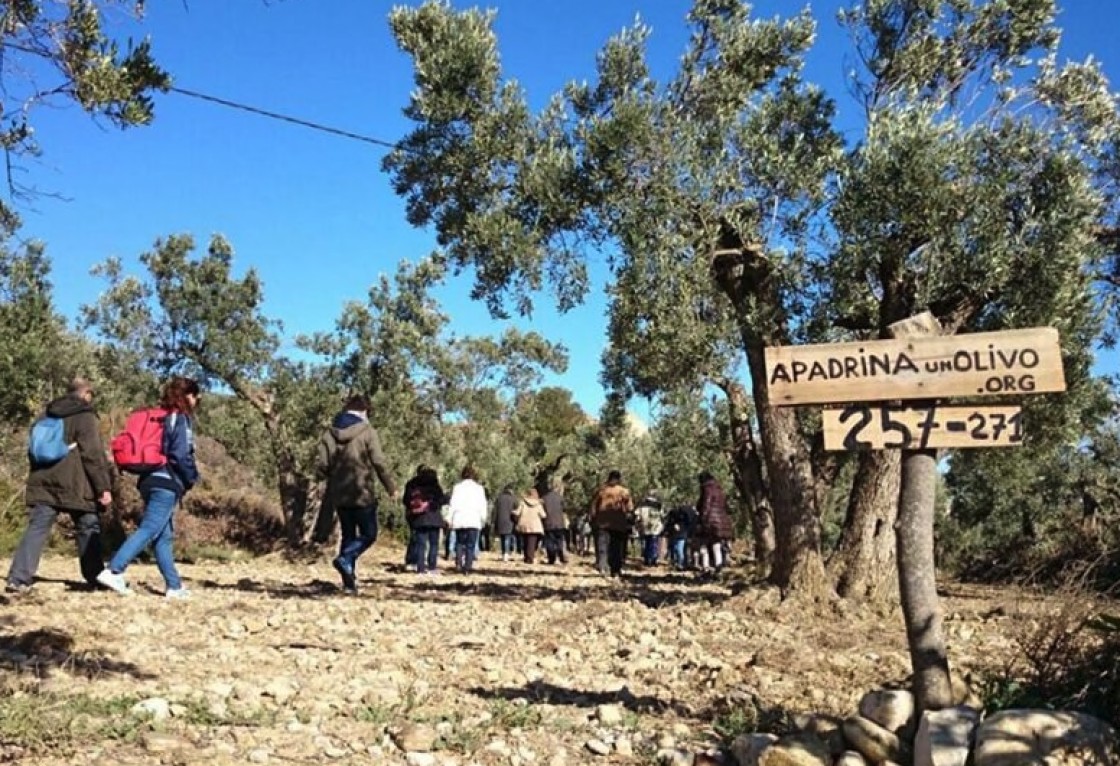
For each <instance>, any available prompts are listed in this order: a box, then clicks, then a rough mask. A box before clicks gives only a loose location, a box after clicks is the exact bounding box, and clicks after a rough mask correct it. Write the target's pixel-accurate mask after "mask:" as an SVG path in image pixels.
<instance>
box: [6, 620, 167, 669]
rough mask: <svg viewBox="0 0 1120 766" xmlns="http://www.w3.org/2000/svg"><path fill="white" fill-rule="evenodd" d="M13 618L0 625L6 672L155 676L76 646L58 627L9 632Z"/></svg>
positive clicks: (92, 650) (101, 653)
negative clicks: (61, 671) (59, 671)
mask: <svg viewBox="0 0 1120 766" xmlns="http://www.w3.org/2000/svg"><path fill="white" fill-rule="evenodd" d="M11 624H12V621H10V620H8V621H5V622H4V623H3V624H0V627H3V628H5V632H3V633H0V671H3V672H4V673H5V674H7V673H11V674H15V675H32V676H35V677H37V678H48V677H49V676H51V675H52V673H54V671H56V670H63V671H65V672H67V673H70V674H71V675H78V676H82V677H84V678H89V679H93V678H105V677H108V676H115V675H127V676H131V677H132V678H137V679H143V680H148V679H153V678H156V677H157V676H155V675H153V674H151V673H148V672H146V671H144V670H142V669H141V668H140V667H139V666H138V665H135V664H133V663H131V662H122V661H120V660H114V659H112V658H111V657H109V656H108V655H106V654H105V653H104V652H102V651H99V650H97V649H92V648H86V647H81V646H78V645H76V642H75V641H74V637H73V636H71V635H70V634H69V633H66V632H64V631H61V630H58V629H57V628H38V629H36V630H29V631H24V632H22V633H21V632H14V631H12V632H9V630H8V629H9V628H10V627H11Z"/></svg>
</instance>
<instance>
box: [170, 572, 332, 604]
mask: <svg viewBox="0 0 1120 766" xmlns="http://www.w3.org/2000/svg"><path fill="white" fill-rule="evenodd" d="M191 585H193V586H194V587H196V588H198V589H200V590H201V589H205V590H235V591H240V592H242V593H259V594H261V595H265V596H269V597H271V598H307V599H321V598H335V597H338V596H340V595H341V594H342V588H341V586H340V585H338V583H333V582H329V581H327V580H320V579H313V580H308V581H307V582H303V583H290V582H279V581H274V580H265V581H258V580H251V579H249V578H248V577H242V578H241V579H240V580H238V581H237V582H232V583H230V582H218V581H217V580H208V579H198V578H195V579H193V580H191Z"/></svg>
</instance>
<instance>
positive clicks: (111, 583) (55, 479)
mask: <svg viewBox="0 0 1120 766" xmlns="http://www.w3.org/2000/svg"><path fill="white" fill-rule="evenodd" d="M95 396H96V393H95V391H94V388H93V386H92V385H91V384H90V383H89V382H88V381H86V380H84V379H77V380H75V381H73V382H72V383H71V385H70V386H69V388H68V390H67V392H66V395H65V396H63V397H61V398H59V399H56V400H54V401H52V402H50V403H49V404H48V405H47V407H46V409H45V414H44V417H43V418H41V419H40V421H37V422H36V425H35V426H33V428H32V436H31V440H30V442H31V446H30V447H29V457H30V458H31V465H30V473H29V476H28V480H27V490H26V501H27V504H28V507H29V520H28V526H27V529H26V532H25V533H24V535H23V537H22V539H21V540H20V543H19V546H18V548H17V549H16V552H15V555H14V556H13V558H12V563H11V567H10V569H9V572H8V578H7V590H8V591H9V592H22V591H25V590H27V589H28V588H30V587H31V585H32V583H33V581H34V578H35V574H36V572H37V570H38V567H39V561H40V557H41V555H42V551H43V547H44V546H45V544H46V541H47V538H48V536H49V534H50V531H51V528H52V526H53V525H54V522H55V520H56V518H57V517H58V515H59V514H60V513H66V514H68V515H70V516H71V518H72V519H73V521H74V527H75V530H76V536H77V543H78V557H79V561H80V566H81V572H82V576H83V578H84V579H85V580H86V581H87V582H88V583H89V584H90V585H91V586H97V585H101V586H104V587H106V588H109V589H111V590H113V591H116V592H118V593H121V594H131V593H132V591H131V589H130V587H129V585H128V583H127V581H126V580H125V571H126V569H127V568H128V566H129V565H130V564H131V563H132V562H133V561H134V560H135V559H136V558H137V557H138V556H139V555H140V554H141V553H142V552H143V551H144V550H145V549H146V548H147V547H148V546H149V545H150V546H151V547H152V548H153V551H154V554H155V559H156V565H157V567H158V568H159V572H160V574H161V575H162V577H163V579H164V583H165V585H166V589H165V595H166V597H167V598H169V599H184V598H189V596H190V593H189V591H187V589H186V588H184V587H183V584H182V579H181V578H180V576H179V573H178V570H177V569H176V567H175V558H174V551H173V540H174V530H175V524H174V517H175V513H176V510H177V509H178V508H179V507H180V505H181V501H182V499H183V497H184V495H186V493H187V492H189V491H190V489H191V488H192V487H194V486H195V485H196V484H197V483H198V481H199V471H198V466H197V463H196V461H195V457H194V428H193V413H194V411H195V409H196V408H197V407H198V403H199V399H200V397H201V392H200V389H199V386H198V383H197V382H196V381H194V380H192V379H190V378H185V377H176V378H174V379H172V380H171V381H170V382H168V383H167V385H166V386H165V387H164V389H163V392H162V396H161V398H160V404H159V408H158V409H153V410H150V411H145V412H146V413H152V414H151V415H150V417H148V418H147V420H150V421H151V422H152V423H154V424H155V425H154V427H155V428H156V429H157V431H158V433H157V435H156V436H154V437H151V438H154V440H155V441H154V444H153V446H152V448H151V451H152V453H153V456H152V460H151V465H147V466H144V467H143V470H136V471H133V472H135V473H138V474H139V477H138V481H137V486H138V488H139V490H140V494H141V497H142V499H143V501H144V512H143V516H142V518H141V521H140V524H139V526H138V527H137V529H136V530H135V531H134V532H133V533H132V534H131V535H129V536H128V538H127V539H126V540H125V541H124V544H123V545H121V547H120V549H119V550H118V551H117V552H116V553H115V554H114V555H113V556H112V558H111V559H110V561H109V562H108V564H105V563H104V560H103V556H102V546H101V519H100V513H101V512H102V511H104V510H106V509H108V508H109V507H110V505H111V503H112V500H113V496H112V492H111V486H112V471H111V467H110V461H109V459H108V457H107V453H106V450H105V448H104V445H103V444H102V441H101V436H100V431H99V427H98V418H97V415H96V412H95V410H94V407H93V402H94V399H95ZM369 407H370V403H369V400H368V399H367V398H366V397H364V396H361V395H354V396H350V397H349V398H348V399H347V401H346V403H345V405H344V407H343V409H342V411H341V412H339V413H338V415H337V416H336V417H335V418H334V419H333V421H332V423H331V425H330V427H328V428H327V429H326V430H325V432H324V433H323V435H322V437H321V439H320V441H319V444H318V451H317V457H316V462H315V469H316V473H317V475H318V476H319V478H320V479H323V480H325V481H326V484H327V486H326V493H327V495H328V497H329V498H330V501H331V503H332V504H333V506H334V508H335V511H336V513H337V516H338V522H339V532H340V542H339V550H338V555H337V556H335V558H334V559H333V561H332V565H333V567H334V569H335V570H336V571H337V572H338V575H339V577H340V578H341V581H342V587H343V589H344V590H345V591H346V592H349V593H354V592H356V590H357V584H358V577H357V571H356V569H357V563H358V559H359V558H360V557H361V556H362V554H363V553H365V552H366V551H367V550H368V549H369V548H370V547H371V546H372V545H373V544H374V543H375V542H376V540H377V537H378V514H377V509H378V498H377V492H376V489H375V482H380V484H381V485H382V487H383V488H384V489H385V491H386V492H387V493H388V495H389V496H390V497H394V498H396V497H399V498H400V501H401V503H402V504H403V507H404V514H405V518H406V519H407V521H408V526H409V542H408V548H407V552H406V555H405V566H406V567H407V568H409V569H411V570H413V571H415V572H417V573H419V574H425V575H435V574H438V573H439V569H438V564H439V550H440V542H441V537H442V539H443V541H444V543H445V545H446V550H447V553H446V555H448V556H450V555H451V553H452V552H453V553H454V561H455V566H456V568H457V569H458V570H459V571H460V572H462V573H466V574H469V573H471V572H472V571H474V568H475V562H476V560H477V558H478V555H479V552H480V550H481V549H482V547H483V545H482V538H483V537H485V538H486V545H485V547H486V548H487V549H489V547H490V539H491V538H495V539H496V541H497V544H498V546H499V548H498V549H499V552H500V554H501V559H502V561H509V560H511V559H512V558H514V557H515V556H521V558H522V560H523V561H524V562H526V563H530V564H531V563H534V562H535V561H536V559H537V555H538V551H539V550H540V549H541V548H542V547H543V549H544V552H545V558H546V560H547V561H548V563H550V564H555V563H560V564H566V563H567V562H568V553H569V551H570V550H571V549H572V548H573V547H574V548H575V549H576V551H577V552H578V553H581V554H583V553H590V548H591V546H592V545H593V546H594V550H595V561H596V567H597V569H598V570H599V572H600V573H602V574H603V575H605V576H612V577H618V576H619V575H621V573H622V570H623V567H624V564H625V561H626V558H627V550H628V547H629V545H630V542H631V540H632V539H634V538H635V537H637V539H639V540H640V541H641V552H642V559H643V561H644V563H645V564H646V565H647V566H655V565H656V564H657V563H658V558H659V554H660V546H661V539H662V538H664V539H666V540H667V541H668V549H669V558H670V561H671V563H672V564H673V566H675V567H677V568H680V569H685V568H689V567H694V568H696V569H698V570H699V571H700V572H702V573H706V572H714V571H718V570H719V569H720V568H721V567H722V566H723V565H724V564H725V563H726V561H727V553H728V547H729V542H730V540H731V537H732V524H731V519H730V516H729V515H728V512H727V499H726V496H725V495H724V492H723V489H722V488H721V487H720V486H719V483H718V482H717V481H716V480H715V478H714V477H713V476H712V475H711V474H709V473H702V474H700V477H699V479H700V486H701V492H700V500H699V502H698V503H697V504H696V506H695V507H694V508H693V507H689V506H682V507H678V508H674V509H673V510H672V511H670V512H669V513H667V514H663V512H662V508H661V502H660V500H659V499H658V497H657V495H656V494H655V493H650V494H648V495H646V496H645V497H643V499H642V501H641V502H640V503H638V504H637V506H636V507H635V504H634V501H633V498H632V496H631V494H630V490H629V489H628V488H627V487H626V486H624V485H623V483H622V475H621V473H620V472H619V471H611V472H610V474H609V475H608V476H607V480H606V482H605V483H604V484H603V485H602V486H600V487H599V488H598V489H597V490H596V492H595V494H594V496H593V498H592V500H591V503H590V506H589V508H588V510H587V513H586V514H584V515H574V514H569V513H568V512H567V511H566V510H565V505H564V497H563V494H562V492H561V491H560V489H559V488H547V489H546V490H545V491H544V492H543V494H542V493H541V492H540V491H539V490H538V489H537V488H536V487H530V488H528V489H526V490H525V491H524V492H522V493H518V492H516V491H515V488H514V487H513V486H512V485H507V486H505V487H503V488H502V490H501V491H500V492H499V493H498V495H497V497H496V498H494V502H493V505H492V506H491V503H490V500H489V498H488V497H487V493H486V490H485V488H484V487H483V486H482V484H481V483H480V482H479V476H478V473H477V471H476V470H475V468H474V467H473V466H471V465H467V466H465V467H464V468H463V469H462V470H461V472H460V474H459V481H458V482H457V483H456V484H455V485H454V486H453V487H452V489H451V492H450V493H445V492H444V490H443V487H442V486H441V485H440V481H439V476H438V474H437V472H436V471H435V469H433V468H431V467H430V466H427V465H420V466H419V467H418V468H417V469H416V473H415V475H414V476H413V477H412V478H411V479H409V480H408V482H407V483H406V484H405V486H404V489H403V491H402V492H401V493H400V494H399V495H398V493H397V487H396V483H395V481H394V480H393V477H392V474H391V471H390V469H389V466H388V461H387V460H386V458H385V454H384V451H383V450H382V447H381V442H380V438H379V437H378V434H377V430H376V429H375V428H374V427H373V426H372V425H371V424H370V422H369V417H368V412H369ZM134 414H135V413H134ZM141 420H143V419H141ZM131 421H132V417H131V416H130V423H131ZM129 427H131V426H129ZM139 427H140V426H138V428H139ZM143 438H147V437H146V435H145V434H144V433H142V432H139V435H137V434H132V433H127V432H126V433H123V434H122V435H120V436H118V437H117V439H114V444H113V447H114V450H113V451H114V458H119V455H118V454H117V453H118V447H117V442H118V440H124V441H125V442H130V440H131V442H133V443H129V444H128V445H126V446H127V447H130V448H132V449H133V451H135V450H136V449H137V445H136V444H135V443H134V442H135V441H137V440H139V439H143ZM36 439H39V443H40V444H46V443H47V442H49V441H50V440H51V439H53V440H54V441H56V442H58V444H57V445H56V446H55V450H54V452H51V454H50V456H49V457H48V458H44V457H42V456H41V455H40V454H39V453H41V452H49V450H46V449H37V448H36V446H35V445H36V443H37V442H36ZM48 446H51V445H48ZM122 449H124V448H122ZM141 451H142V450H141ZM55 453H57V454H55ZM117 464H118V467H121V462H120V460H119V459H118V461H117ZM125 470H128V468H127V467H126V468H125Z"/></svg>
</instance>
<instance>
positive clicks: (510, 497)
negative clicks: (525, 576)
mask: <svg viewBox="0 0 1120 766" xmlns="http://www.w3.org/2000/svg"><path fill="white" fill-rule="evenodd" d="M517 503H518V500H517V495H515V494H514V493H513V485H512V484H507V485H506V486H504V487H503V488H502V491H501V492H499V493H498V497H497V499H496V500H495V501H494V534H496V535H497V536H498V539H499V540H501V550H502V561H509V559H510V556H512V555H513V552H514V547H515V545H514V520H513V512H514V510H515V509H516V508H517Z"/></svg>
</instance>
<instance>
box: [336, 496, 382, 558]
mask: <svg viewBox="0 0 1120 766" xmlns="http://www.w3.org/2000/svg"><path fill="white" fill-rule="evenodd" d="M338 530H339V534H340V535H341V537H342V540H341V541H340V542H339V545H338V558H339V559H341V560H342V562H343V563H344V564H345V565H346V566H347V568H348V569H349V571H350V572H353V571H354V565H355V564H357V563H358V557H359V556H361V555H362V554H363V553H365V552H366V551H367V550H369V548H370V546H372V545H373V544H374V543H375V542H377V506H376V505H371V506H369V507H368V508H339V509H338Z"/></svg>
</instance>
